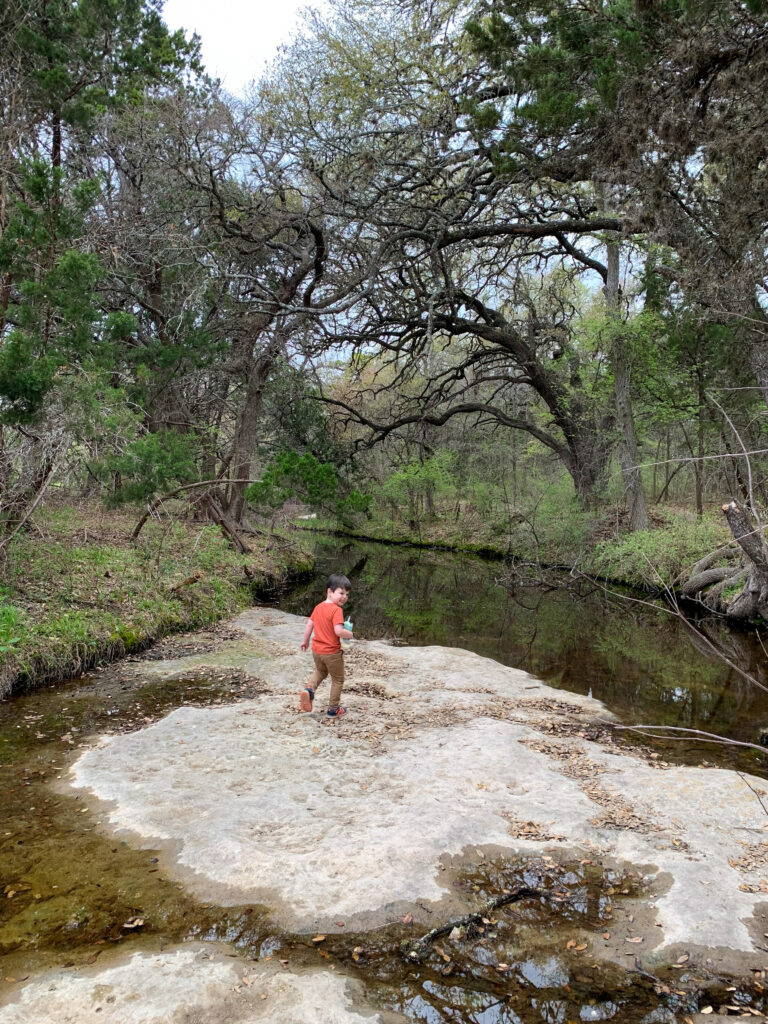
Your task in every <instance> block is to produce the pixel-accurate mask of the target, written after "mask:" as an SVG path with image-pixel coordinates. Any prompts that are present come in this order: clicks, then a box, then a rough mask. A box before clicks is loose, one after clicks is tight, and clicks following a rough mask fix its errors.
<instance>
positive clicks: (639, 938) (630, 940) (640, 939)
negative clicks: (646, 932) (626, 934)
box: [627, 935, 643, 942]
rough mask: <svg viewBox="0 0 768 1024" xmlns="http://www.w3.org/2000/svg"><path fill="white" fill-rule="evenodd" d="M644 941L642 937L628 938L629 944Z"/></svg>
mask: <svg viewBox="0 0 768 1024" xmlns="http://www.w3.org/2000/svg"><path fill="white" fill-rule="evenodd" d="M642 941H643V937H642V935H633V936H632V938H628V939H627V942H642Z"/></svg>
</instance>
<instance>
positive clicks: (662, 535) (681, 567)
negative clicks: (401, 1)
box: [585, 516, 728, 587]
mask: <svg viewBox="0 0 768 1024" xmlns="http://www.w3.org/2000/svg"><path fill="white" fill-rule="evenodd" d="M727 539H728V536H727V530H726V529H725V527H724V526H723V524H722V523H720V522H719V521H715V520H710V519H702V520H691V519H688V518H685V517H683V516H676V517H674V518H671V521H670V522H669V524H668V525H667V526H665V527H664V528H661V529H655V530H641V531H638V532H636V533H630V534H627V535H626V536H625V537H622V538H620V539H619V540H613V541H603V542H602V543H601V544H599V545H597V547H596V548H595V550H594V551H593V552H592V553H591V554H590V556H589V558H588V559H587V560H586V563H585V569H586V571H587V572H591V573H595V574H596V575H600V576H605V577H608V578H610V579H614V580H621V581H623V582H625V583H629V584H636V585H640V586H651V587H654V586H655V587H661V586H671V585H672V584H673V583H674V582H675V580H677V579H679V578H680V577H681V575H682V574H683V573H684V572H685V571H686V570H688V569H690V567H691V566H692V565H693V564H694V563H695V562H697V561H698V560H699V559H700V558H701V557H702V554H703V553H706V552H707V551H711V550H713V549H714V548H716V547H718V545H720V544H722V543H724V542H725V541H726V540H727Z"/></svg>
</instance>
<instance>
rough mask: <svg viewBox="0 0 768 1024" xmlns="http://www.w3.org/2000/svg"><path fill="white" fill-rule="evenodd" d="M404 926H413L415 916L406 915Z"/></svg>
mask: <svg viewBox="0 0 768 1024" xmlns="http://www.w3.org/2000/svg"><path fill="white" fill-rule="evenodd" d="M403 924H413V914H406V915H405V917H404V918H403Z"/></svg>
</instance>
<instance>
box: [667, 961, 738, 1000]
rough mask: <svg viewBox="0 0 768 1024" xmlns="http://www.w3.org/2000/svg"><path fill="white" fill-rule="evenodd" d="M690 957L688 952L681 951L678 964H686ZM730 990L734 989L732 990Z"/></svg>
mask: <svg viewBox="0 0 768 1024" xmlns="http://www.w3.org/2000/svg"><path fill="white" fill-rule="evenodd" d="M690 959H691V954H690V953H683V955H682V956H679V957H678V958H677V962H678V963H679V964H687V963H688V961H689V960H690ZM732 991H735V989H734V990H732Z"/></svg>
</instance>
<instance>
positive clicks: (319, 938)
mask: <svg viewBox="0 0 768 1024" xmlns="http://www.w3.org/2000/svg"><path fill="white" fill-rule="evenodd" d="M312 941H313V942H325V936H324V935H315V937H314V938H313V939H312Z"/></svg>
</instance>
